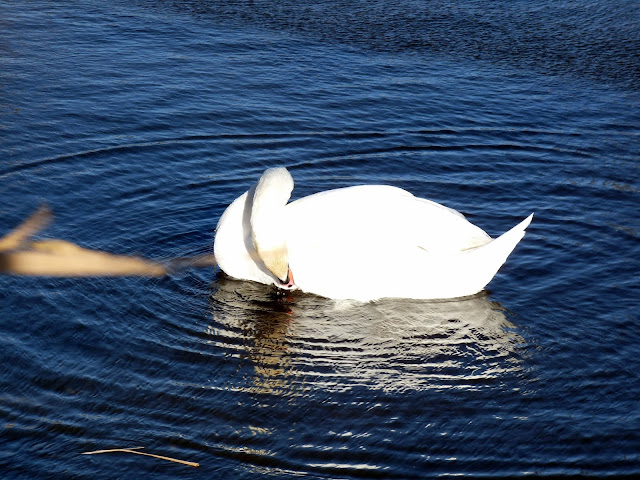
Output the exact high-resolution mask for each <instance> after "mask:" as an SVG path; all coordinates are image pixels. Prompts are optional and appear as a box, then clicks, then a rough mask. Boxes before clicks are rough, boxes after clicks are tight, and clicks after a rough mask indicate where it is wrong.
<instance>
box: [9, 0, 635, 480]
mask: <svg viewBox="0 0 640 480" xmlns="http://www.w3.org/2000/svg"><path fill="white" fill-rule="evenodd" d="M638 15H639V14H638V7H637V5H636V3H635V2H604V3H603V2H594V1H589V0H580V1H574V2H546V1H545V2H529V1H520V2H501V1H495V2H489V3H487V2H474V1H471V0H469V1H463V2H415V1H397V2H392V3H389V2H358V1H344V2H319V3H318V2H315V3H310V2H279V3H277V4H276V3H273V2H264V1H256V2H251V3H250V4H249V3H245V2H214V1H190V2H168V1H136V2H121V1H115V2H109V4H108V5H107V4H104V5H103V4H102V3H100V2H97V3H96V2H88V1H80V0H77V1H71V2H65V3H63V4H60V3H59V2H49V1H37V2H29V3H24V2H14V1H11V2H9V3H5V4H3V5H2V6H0V28H1V29H2V32H3V35H2V38H1V39H0V155H1V156H0V194H1V195H2V198H3V199H4V202H3V204H2V207H0V232H7V231H9V230H10V229H11V228H12V227H14V226H15V225H17V224H18V223H20V221H21V220H22V219H24V218H25V217H26V216H27V215H29V214H30V213H31V212H32V211H33V210H35V209H36V208H37V206H38V205H39V204H40V203H41V202H43V201H44V202H47V203H48V204H49V205H50V206H51V208H52V209H53V211H54V213H55V215H56V218H55V222H54V223H53V224H52V225H51V226H50V227H49V228H48V229H47V230H45V231H44V232H42V234H41V235H42V236H43V237H47V238H65V239H68V240H71V241H73V242H76V243H78V244H80V245H83V246H85V247H89V248H97V249H104V250H107V251H111V252H116V253H124V254H141V255H144V256H147V257H152V258H165V257H172V256H182V255H190V254H197V253H202V252H207V251H209V250H210V249H211V246H212V240H213V231H214V228H215V225H216V222H217V220H218V218H219V217H220V215H221V214H222V212H223V211H224V208H225V207H226V206H227V205H228V204H229V203H230V202H231V201H233V199H235V198H236V197H237V196H239V195H240V194H242V193H243V192H244V191H246V190H247V189H248V188H249V187H250V186H251V185H252V183H253V182H255V181H256V180H257V179H258V178H259V176H260V174H261V173H262V171H263V170H264V169H265V168H268V167H271V166H280V165H284V166H287V167H288V168H289V169H290V171H291V173H292V175H293V177H294V179H295V181H296V187H295V189H294V194H293V196H294V198H299V197H301V196H304V195H308V194H311V193H314V192H317V191H321V190H325V189H329V188H337V187H343V186H348V185H353V184H366V183H384V184H391V185H395V186H398V187H402V188H405V189H407V190H409V191H411V192H412V193H414V194H416V195H418V196H421V197H426V198H430V199H433V200H435V201H438V202H441V203H444V204H446V205H448V206H450V207H453V208H456V209H458V210H460V211H462V212H463V213H465V214H466V215H467V216H468V218H469V219H470V220H471V221H472V222H473V223H476V224H478V225H479V226H481V227H482V228H484V229H485V230H486V231H487V232H488V233H489V234H491V235H498V234H500V233H502V232H503V231H505V230H507V229H508V228H510V227H511V226H512V225H514V224H515V223H516V222H517V221H518V220H520V219H522V218H524V217H525V216H526V215H528V214H529V213H530V212H533V211H535V218H534V222H533V223H532V225H531V227H530V229H529V233H528V234H527V236H526V237H525V239H524V240H523V242H522V243H521V244H520V245H519V246H518V248H517V249H516V251H515V252H514V253H513V255H512V256H511V258H510V259H509V261H508V262H507V264H506V265H505V266H504V268H503V269H502V270H501V271H500V272H499V274H498V275H497V276H496V278H495V279H494V280H493V281H492V282H491V284H490V285H489V289H488V291H486V292H484V293H482V294H480V295H478V296H476V297H472V298H469V299H463V300H456V301H446V302H419V301H408V300H404V301H397V300H383V301H380V302H374V303H367V304H358V303H349V302H338V303H336V302H333V301H329V300H326V299H323V298H320V297H315V296H312V295H305V294H301V293H298V292H296V293H293V294H287V295H283V294H281V293H278V292H277V291H276V290H274V289H272V288H269V287H265V286H260V285H253V284H250V283H240V282H236V281H233V280H231V279H228V278H225V277H224V276H223V275H220V274H219V272H215V271H213V270H211V269H198V270H196V269H193V270H189V271H186V272H183V273H178V274H175V275H171V276H169V277H166V278H160V279H145V278H87V279H60V278H58V279H56V278H22V277H13V276H3V277H1V278H0V284H1V288H0V296H1V297H2V300H1V301H0V360H1V361H0V418H1V421H2V423H0V427H2V429H1V430H0V445H1V446H2V448H0V470H1V471H2V472H3V478H92V479H102V478H104V479H107V478H131V477H133V476H144V477H148V476H153V478H176V477H179V478H257V477H258V478H259V477H277V478H298V477H302V476H306V477H308V478H398V479H406V478H429V477H435V476H453V475H465V476H470V477H492V478H495V477H523V476H531V475H539V476H552V475H564V476H565V477H577V476H600V477H602V476H609V475H611V476H613V475H615V476H617V477H624V476H627V477H629V478H631V477H633V476H635V475H638V474H640V458H639V453H638V452H640V434H639V433H638V432H639V431H640V405H639V404H638V398H640V388H639V387H638V385H640V381H639V380H640V378H639V374H638V372H640V360H639V358H640V356H638V344H639V341H640V324H639V320H640V319H639V318H638V312H639V307H640V301H639V299H640V288H639V283H640V282H639V280H640V277H639V275H638V269H639V267H640V265H639V262H638V258H640V243H639V238H640V221H639V220H638V204H639V199H640V195H639V191H640V182H639V179H640V172H639V167H638V165H639V163H638V158H639V154H640V141H639V140H640V133H639V131H638V126H639V125H640V109H639V107H640V96H639V94H638V92H639V88H638V85H639V84H638V78H639V77H638V74H639V72H638V65H640V63H638V52H639V51H640V45H639V43H640V41H639V38H638V35H639V34H638V32H640V28H638V27H639V25H640V21H639V20H638ZM380 228H384V225H381V226H380ZM382 280H383V279H381V281H382ZM133 446H145V447H146V450H147V451H149V452H151V453H157V454H161V455H168V456H173V457H177V458H182V459H185V460H191V461H196V462H199V463H200V468H198V469H191V468H189V467H185V466H182V465H176V464H171V463H168V462H163V461H160V460H157V459H151V458H143V457H138V456H133V455H126V454H113V455H109V456H105V455H102V456H92V457H88V456H81V455H79V454H80V453H81V452H84V451H89V450H97V449H104V448H117V447H133Z"/></svg>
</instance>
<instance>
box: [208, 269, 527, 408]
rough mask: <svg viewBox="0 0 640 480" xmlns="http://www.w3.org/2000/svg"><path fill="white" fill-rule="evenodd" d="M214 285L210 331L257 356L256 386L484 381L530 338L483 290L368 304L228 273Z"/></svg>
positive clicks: (496, 378)
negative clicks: (444, 297) (233, 277)
mask: <svg viewBox="0 0 640 480" xmlns="http://www.w3.org/2000/svg"><path fill="white" fill-rule="evenodd" d="M214 289H215V291H214V293H213V294H212V296H211V307H212V312H213V323H212V324H211V326H210V332H209V333H210V334H211V335H212V337H215V338H216V339H217V341H216V343H217V344H218V345H219V346H222V347H224V348H226V349H227V350H228V351H229V352H230V355H232V356H234V357H236V358H239V359H241V363H242V362H245V363H244V367H245V368H246V367H247V362H248V363H249V364H250V367H251V368H250V370H251V371H252V374H251V379H250V383H251V384H250V385H247V387H248V388H251V389H253V390H254V391H255V392H260V393H272V394H277V395H284V396H292V397H295V396H297V395H300V394H303V392H305V391H307V390H309V389H314V390H315V389H322V390H324V391H329V392H330V391H345V390H350V389H353V388H355V387H360V386H364V387H366V388H370V389H376V390H384V391H399V390H406V389H409V390H425V389H445V388H456V389H478V388H483V387H485V386H490V385H493V384H495V383H496V382H500V380H501V379H502V378H503V377H504V376H507V375H513V374H517V372H518V371H519V370H520V369H521V368H522V367H521V354H520V347H522V346H524V343H525V341H524V339H523V338H522V337H521V336H520V335H519V334H518V333H517V331H516V329H515V327H514V325H513V324H512V323H511V322H509V320H508V319H507V317H506V316H505V313H504V309H503V308H502V307H501V306H500V305H499V304H498V303H496V302H492V301H490V300H489V299H488V298H487V296H486V295H478V296H475V297H471V298H466V299H461V300H449V301H441V302H434V301H411V300H391V299H387V300H381V301H378V302H372V303H366V304H362V303H356V302H336V301H334V300H328V299H324V298H320V297H316V296H313V295H307V294H302V293H298V292H293V293H291V292H286V294H284V295H283V294H282V293H279V292H277V291H276V290H275V289H274V288H270V287H266V286H264V285H259V284H254V283H251V282H238V281H233V280H230V279H228V278H225V277H223V276H222V277H220V278H219V279H218V280H217V282H216V285H214ZM247 380H249V379H247Z"/></svg>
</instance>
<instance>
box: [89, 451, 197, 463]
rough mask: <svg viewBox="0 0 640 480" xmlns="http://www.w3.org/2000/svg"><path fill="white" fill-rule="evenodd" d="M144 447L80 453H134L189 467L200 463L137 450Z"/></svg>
mask: <svg viewBox="0 0 640 480" xmlns="http://www.w3.org/2000/svg"><path fill="white" fill-rule="evenodd" d="M143 448H144V447H131V448H111V449H109V450H94V451H93V452H82V453H81V455H95V454H98V453H116V452H120V453H134V454H136V455H145V456H147V457H153V458H159V459H160V460H167V461H169V462H175V463H181V464H183V465H188V466H189V467H194V468H195V467H199V466H200V464H199V463H196V462H189V461H187V460H179V459H177V458H171V457H165V456H163V455H155V454H153V453H146V452H139V451H138V450H141V449H143Z"/></svg>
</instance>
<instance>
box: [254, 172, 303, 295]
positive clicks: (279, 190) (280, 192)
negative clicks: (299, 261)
mask: <svg viewBox="0 0 640 480" xmlns="http://www.w3.org/2000/svg"><path fill="white" fill-rule="evenodd" d="M292 190H293V179H292V178H291V175H290V174H289V172H288V171H287V170H286V169H284V168H273V169H269V170H267V171H266V172H265V173H264V174H263V175H262V177H261V178H260V181H259V182H258V185H257V186H256V190H255V192H254V194H253V206H252V208H251V236H252V240H253V245H254V247H255V249H256V251H257V252H258V255H259V256H260V258H261V259H262V261H263V262H264V265H265V266H266V267H267V269H269V271H270V272H271V273H273V274H274V275H275V276H276V277H277V278H279V279H280V280H281V281H282V282H287V281H288V274H289V252H288V250H287V240H286V237H287V236H286V232H287V225H286V218H285V206H286V204H287V201H288V200H289V197H290V196H291V191H292Z"/></svg>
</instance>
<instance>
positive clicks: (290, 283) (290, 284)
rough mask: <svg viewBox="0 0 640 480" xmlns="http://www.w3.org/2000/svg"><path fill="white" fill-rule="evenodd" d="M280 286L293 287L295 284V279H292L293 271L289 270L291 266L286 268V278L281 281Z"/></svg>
mask: <svg viewBox="0 0 640 480" xmlns="http://www.w3.org/2000/svg"><path fill="white" fill-rule="evenodd" d="M282 286H283V287H284V288H294V287H295V286H296V283H295V281H294V280H293V272H292V271H291V267H289V269H288V270H287V278H286V279H285V281H284V282H282Z"/></svg>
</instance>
